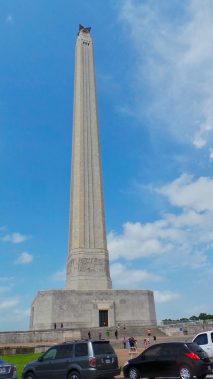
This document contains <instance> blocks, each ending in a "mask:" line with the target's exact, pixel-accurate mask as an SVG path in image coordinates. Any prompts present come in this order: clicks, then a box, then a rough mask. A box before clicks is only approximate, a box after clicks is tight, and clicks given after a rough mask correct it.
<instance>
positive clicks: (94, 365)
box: [89, 357, 96, 367]
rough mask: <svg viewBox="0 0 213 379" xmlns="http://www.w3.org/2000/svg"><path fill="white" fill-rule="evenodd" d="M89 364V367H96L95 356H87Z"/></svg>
mask: <svg viewBox="0 0 213 379" xmlns="http://www.w3.org/2000/svg"><path fill="white" fill-rule="evenodd" d="M89 365H90V367H96V358H95V357H90V358H89Z"/></svg>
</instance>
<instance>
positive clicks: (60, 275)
mask: <svg viewBox="0 0 213 379" xmlns="http://www.w3.org/2000/svg"><path fill="white" fill-rule="evenodd" d="M65 279H66V270H65V269H64V270H58V271H56V272H55V274H53V275H52V276H51V280H53V281H54V282H64V281H65Z"/></svg>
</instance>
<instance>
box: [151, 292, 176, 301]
mask: <svg viewBox="0 0 213 379" xmlns="http://www.w3.org/2000/svg"><path fill="white" fill-rule="evenodd" d="M154 298H155V301H156V303H169V302H171V301H175V300H179V299H180V298H181V295H180V294H179V293H176V292H172V291H154Z"/></svg>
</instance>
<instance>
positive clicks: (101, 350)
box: [92, 342, 114, 355]
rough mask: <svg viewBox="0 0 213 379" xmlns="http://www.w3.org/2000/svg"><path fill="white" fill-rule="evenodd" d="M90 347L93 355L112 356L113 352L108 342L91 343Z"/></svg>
mask: <svg viewBox="0 0 213 379" xmlns="http://www.w3.org/2000/svg"><path fill="white" fill-rule="evenodd" d="M92 345H93V350H94V354H95V355H101V354H114V350H113V348H112V346H111V345H110V343H109V342H93V343H92Z"/></svg>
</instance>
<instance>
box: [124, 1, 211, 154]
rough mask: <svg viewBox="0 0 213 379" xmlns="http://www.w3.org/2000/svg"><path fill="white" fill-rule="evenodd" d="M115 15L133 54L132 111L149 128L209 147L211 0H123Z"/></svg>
mask: <svg viewBox="0 0 213 379" xmlns="http://www.w3.org/2000/svg"><path fill="white" fill-rule="evenodd" d="M183 4H184V5H183ZM170 12H171V13H174V12H179V13H178V14H179V16H178V17H176V18H174V17H170ZM119 17H120V22H121V23H122V24H123V25H124V26H125V28H126V29H128V33H125V36H127V37H126V38H130V39H131V42H132V46H133V48H134V50H135V52H136V56H135V61H134V71H133V72H132V78H131V80H132V81H133V86H132V88H134V90H135V91H136V94H135V96H134V98H135V99H137V100H135V104H134V105H133V108H134V109H133V110H132V112H131V113H132V114H136V115H137V116H138V117H141V118H143V119H144V116H146V117H148V118H149V119H150V120H152V127H153V128H156V127H158V125H162V123H163V125H164V132H165V131H166V128H167V131H169V133H170V134H171V135H173V136H174V138H175V139H176V140H179V141H181V142H183V143H189V142H191V143H192V144H193V145H194V146H195V147H197V148H202V147H205V146H206V147H208V146H209V144H210V143H211V142H212V141H213V73H212V66H213V44H212V40H213V28H212V19H213V2H212V0H205V1H204V2H202V1H200V0H190V1H188V2H185V3H182V2H177V1H174V2H169V1H166V2H164V6H161V2H156V1H153V0H150V1H149V2H138V1H135V0H125V1H123V2H122V4H121V10H120V15H119ZM144 87H146V89H147V90H148V91H147V92H148V94H149V95H148V97H147V99H148V100H146V98H144V91H143V90H142V89H144ZM136 101H137V102H136ZM124 107H126V106H124ZM159 121H160V122H159Z"/></svg>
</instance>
